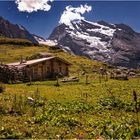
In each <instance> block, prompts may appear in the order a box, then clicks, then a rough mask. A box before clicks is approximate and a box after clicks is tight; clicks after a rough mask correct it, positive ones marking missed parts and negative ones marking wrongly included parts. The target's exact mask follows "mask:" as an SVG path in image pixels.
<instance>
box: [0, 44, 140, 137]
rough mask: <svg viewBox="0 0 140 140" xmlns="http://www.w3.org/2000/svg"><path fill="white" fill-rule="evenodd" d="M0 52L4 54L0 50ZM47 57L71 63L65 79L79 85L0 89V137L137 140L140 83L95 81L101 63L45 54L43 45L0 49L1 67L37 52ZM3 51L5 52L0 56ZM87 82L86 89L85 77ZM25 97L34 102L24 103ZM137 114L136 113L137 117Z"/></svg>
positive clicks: (39, 83)
mask: <svg viewBox="0 0 140 140" xmlns="http://www.w3.org/2000/svg"><path fill="white" fill-rule="evenodd" d="M1 50H5V51H1ZM44 51H47V52H52V53H54V54H55V55H57V56H59V57H62V58H64V59H66V60H68V61H69V62H71V63H72V64H73V66H72V67H71V68H70V74H71V75H75V76H78V77H79V78H80V81H79V82H70V83H62V82H61V81H60V80H61V79H59V84H60V86H58V87H57V86H55V84H56V81H37V82H32V84H31V85H29V84H28V83H23V84H1V86H4V87H5V88H4V89H5V90H4V91H3V92H2V93H0V120H1V122H0V123H1V125H0V138H7V139H8V138H16V139H17V138H37V139H39V138H40V139H43V138H48V139H49V138H53V139H68V138H77V139H79V138H84V139H87V138H92V139H96V138H100V139H101V138H104V139H135V138H139V137H140V127H139V126H138V124H137V114H136V113H135V102H134V99H133V90H135V91H136V93H137V101H138V103H137V106H138V109H139V110H138V113H139V111H140V95H139V93H140V81H139V80H140V79H139V78H131V79H129V80H128V81H119V80H112V79H109V80H108V81H106V80H105V79H103V78H102V79H101V81H100V80H99V75H98V74H97V73H93V72H92V71H93V67H94V69H97V70H98V69H99V67H101V66H102V67H103V66H104V64H103V63H99V62H96V61H91V60H89V59H87V58H84V57H78V56H72V55H70V54H67V53H64V52H61V51H56V50H55V51H54V50H50V49H49V47H47V46H40V47H37V46H30V47H28V46H18V45H17V46H13V45H4V46H3V45H2V46H0V53H1V55H0V58H1V60H3V63H10V62H14V61H18V60H19V57H20V55H24V56H26V57H29V56H31V55H33V54H35V53H37V52H44ZM5 52H6V53H5ZM83 71H87V73H88V82H89V84H86V75H82V72H83ZM28 97H32V98H33V99H34V100H33V101H29V100H28ZM138 115H139V114H138Z"/></svg>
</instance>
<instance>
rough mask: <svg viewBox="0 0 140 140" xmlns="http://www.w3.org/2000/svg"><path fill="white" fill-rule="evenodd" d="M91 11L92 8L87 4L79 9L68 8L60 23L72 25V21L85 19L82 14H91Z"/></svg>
mask: <svg viewBox="0 0 140 140" xmlns="http://www.w3.org/2000/svg"><path fill="white" fill-rule="evenodd" d="M91 10H92V6H88V5H87V4H85V5H84V6H83V5H80V6H79V7H72V6H67V7H66V9H65V10H64V12H63V14H62V15H61V18H60V21H59V23H60V24H62V23H64V24H66V25H70V24H71V21H73V20H75V19H80V20H82V19H84V17H83V16H82V14H84V13H85V12H90V11H91Z"/></svg>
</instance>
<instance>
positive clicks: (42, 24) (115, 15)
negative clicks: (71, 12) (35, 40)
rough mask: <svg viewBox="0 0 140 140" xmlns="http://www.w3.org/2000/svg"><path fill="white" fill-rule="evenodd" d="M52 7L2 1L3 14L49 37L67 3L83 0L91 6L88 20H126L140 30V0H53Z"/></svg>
mask: <svg viewBox="0 0 140 140" xmlns="http://www.w3.org/2000/svg"><path fill="white" fill-rule="evenodd" d="M50 4H51V9H50V10H49V11H37V12H32V13H28V12H19V10H18V8H17V5H16V4H15V2H14V1H0V16H2V17H4V18H5V19H7V20H9V21H11V22H12V23H14V24H21V25H23V26H24V27H25V28H26V29H27V30H29V31H30V32H31V33H34V34H37V35H40V36H42V37H44V38H47V37H48V36H49V34H50V33H51V32H52V30H53V29H54V27H56V26H57V25H58V24H59V23H58V22H59V20H60V17H61V15H62V13H63V11H64V10H65V7H66V6H68V5H71V6H73V7H78V6H80V5H81V4H82V5H84V4H87V5H90V6H92V11H90V12H89V13H85V14H84V15H82V16H84V17H85V19H86V20H89V21H93V22H96V21H99V20H104V21H107V22H110V23H125V24H128V25H129V26H131V27H132V28H133V29H134V30H135V31H137V32H140V1H54V2H52V3H50Z"/></svg>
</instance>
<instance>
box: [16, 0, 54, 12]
mask: <svg viewBox="0 0 140 140" xmlns="http://www.w3.org/2000/svg"><path fill="white" fill-rule="evenodd" d="M52 1H53V0H16V1H15V2H16V4H17V5H18V9H19V11H21V12H28V13H31V12H34V11H35V12H36V11H38V10H43V11H49V10H50V9H51V6H50V4H48V2H52Z"/></svg>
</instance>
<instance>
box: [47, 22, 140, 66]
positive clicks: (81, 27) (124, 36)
mask: <svg viewBox="0 0 140 140" xmlns="http://www.w3.org/2000/svg"><path fill="white" fill-rule="evenodd" d="M49 39H50V40H57V42H58V45H59V46H61V48H62V49H63V50H65V51H67V52H70V53H72V54H75V55H84V56H87V57H89V58H91V59H95V60H99V61H104V62H109V63H113V64H116V65H118V64H119V65H122V64H123V63H124V62H125V61H126V60H127V61H128V59H127V58H126V56H125V55H123V56H122V54H120V51H121V50H124V51H126V50H131V49H132V50H133V48H132V45H131V44H135V45H134V46H138V47H137V49H139V50H140V35H139V34H138V33H136V32H134V31H133V30H132V29H131V28H130V27H129V26H127V25H125V24H111V23H107V22H105V21H99V22H90V21H86V20H84V19H80V20H72V21H71V22H70V23H69V24H60V25H59V26H57V27H56V28H55V29H54V31H53V32H52V34H51V35H50V37H49ZM133 39H134V40H133ZM116 51H117V52H116ZM116 55H118V56H116ZM118 60H119V61H120V62H118ZM127 63H129V62H127ZM125 65H128V64H125ZM123 66H124V64H123Z"/></svg>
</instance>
